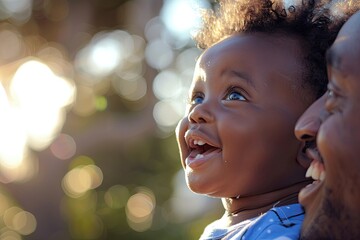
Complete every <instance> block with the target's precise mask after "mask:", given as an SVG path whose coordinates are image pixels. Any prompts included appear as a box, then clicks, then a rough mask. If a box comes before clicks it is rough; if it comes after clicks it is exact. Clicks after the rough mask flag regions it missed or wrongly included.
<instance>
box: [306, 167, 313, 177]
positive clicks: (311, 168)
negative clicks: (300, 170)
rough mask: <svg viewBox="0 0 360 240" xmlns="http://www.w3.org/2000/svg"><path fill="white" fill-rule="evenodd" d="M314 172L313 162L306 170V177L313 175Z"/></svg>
mask: <svg viewBox="0 0 360 240" xmlns="http://www.w3.org/2000/svg"><path fill="white" fill-rule="evenodd" d="M312 172H313V166H312V164H311V165H310V167H309V168H308V170H307V171H306V174H305V177H311V175H312Z"/></svg>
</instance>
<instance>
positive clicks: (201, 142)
mask: <svg viewBox="0 0 360 240" xmlns="http://www.w3.org/2000/svg"><path fill="white" fill-rule="evenodd" d="M204 144H205V142H204V141H201V140H199V141H197V145H200V146H202V145H204Z"/></svg>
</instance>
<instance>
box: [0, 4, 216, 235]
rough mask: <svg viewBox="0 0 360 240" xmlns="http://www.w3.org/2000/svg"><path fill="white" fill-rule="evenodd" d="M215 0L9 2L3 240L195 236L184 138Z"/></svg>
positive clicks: (1, 44) (198, 212)
mask: <svg viewBox="0 0 360 240" xmlns="http://www.w3.org/2000/svg"><path fill="white" fill-rule="evenodd" d="M212 4H213V1H210V0H163V1H162V0H127V1H126V0H0V240H19V239H34V240H35V239H36V240H67V239H69V240H70V239H101V240H104V239H197V238H198V237H199V235H200V234H201V232H202V231H203V228H204V227H205V226H206V225H207V224H208V223H210V222H211V221H212V220H214V219H215V218H217V217H219V216H221V214H222V210H221V209H222V208H221V207H220V202H219V200H215V199H211V198H207V197H203V196H199V195H196V194H194V193H192V192H190V190H188V189H187V186H186V184H185V180H184V174H183V170H182V167H181V164H180V160H179V155H178V149H177V144H176V139H175V136H174V129H175V126H176V124H177V122H178V121H179V119H180V118H181V117H182V116H183V115H184V111H185V103H186V97H187V90H188V87H189V84H190V82H191V78H192V73H193V69H194V65H195V61H196V58H197V57H198V56H199V53H200V51H199V50H198V49H197V48H196V47H195V46H194V43H193V41H192V40H191V36H190V32H191V31H192V30H193V29H194V27H196V26H197V25H198V24H199V13H198V11H197V8H198V7H202V8H209V7H211V5H212Z"/></svg>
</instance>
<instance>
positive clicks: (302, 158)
mask: <svg viewBox="0 0 360 240" xmlns="http://www.w3.org/2000/svg"><path fill="white" fill-rule="evenodd" d="M296 161H297V162H298V163H299V164H300V165H301V166H302V167H303V168H305V169H308V168H309V167H310V163H311V161H312V160H311V159H310V158H309V157H308V156H307V154H306V147H305V142H301V144H300V147H299V151H298V153H297V156H296Z"/></svg>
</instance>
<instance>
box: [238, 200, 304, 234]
mask: <svg viewBox="0 0 360 240" xmlns="http://www.w3.org/2000/svg"><path fill="white" fill-rule="evenodd" d="M304 216H305V212H304V209H303V208H302V207H301V205H299V204H291V205H287V206H282V207H274V208H272V209H270V210H269V211H268V212H266V213H265V214H263V215H262V216H261V217H260V218H259V219H258V220H257V221H256V222H254V224H252V226H251V227H249V228H248V230H247V231H246V233H245V234H244V236H243V238H242V239H244V240H245V239H251V240H253V239H276V240H291V239H299V236H300V230H301V225H302V222H303V220H304Z"/></svg>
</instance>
